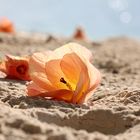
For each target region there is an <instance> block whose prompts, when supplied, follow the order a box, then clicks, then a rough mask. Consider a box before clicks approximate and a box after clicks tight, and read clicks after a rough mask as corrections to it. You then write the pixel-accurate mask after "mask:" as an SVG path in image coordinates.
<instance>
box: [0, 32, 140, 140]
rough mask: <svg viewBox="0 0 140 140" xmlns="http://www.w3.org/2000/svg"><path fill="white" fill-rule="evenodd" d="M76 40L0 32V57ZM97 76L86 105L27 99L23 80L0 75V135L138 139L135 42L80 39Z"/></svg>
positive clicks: (139, 46) (1, 138)
mask: <svg viewBox="0 0 140 140" xmlns="http://www.w3.org/2000/svg"><path fill="white" fill-rule="evenodd" d="M70 41H76V40H72V39H68V38H64V37H60V38H57V37H54V36H51V35H45V34H44V35H43V34H32V33H16V35H6V34H0V57H1V58H2V57H4V54H7V53H8V54H13V55H30V54H32V53H33V52H36V51H45V50H47V49H52V50H53V49H55V48H58V47H59V46H61V45H63V44H65V43H68V42H70ZM77 42H79V43H80V44H83V45H84V46H86V47H87V48H88V49H90V50H91V51H92V52H93V55H94V58H93V64H94V65H95V66H96V67H97V68H98V69H99V70H100V72H101V73H102V81H101V84H100V86H99V87H98V89H97V90H96V91H95V93H94V94H93V96H92V98H91V99H90V100H89V101H88V103H87V104H83V105H74V104H68V103H65V102H63V101H55V100H46V99H43V98H31V97H28V96H27V95H26V92H25V88H26V86H25V84H26V82H24V81H18V80H10V79H0V140H129V139H131V140H140V42H139V41H136V40H134V39H131V38H127V37H116V38H109V39H107V40H104V41H100V42H90V43H89V42H82V41H77Z"/></svg>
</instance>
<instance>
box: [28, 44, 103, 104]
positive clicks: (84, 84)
mask: <svg viewBox="0 0 140 140" xmlns="http://www.w3.org/2000/svg"><path fill="white" fill-rule="evenodd" d="M90 58H91V52H90V51H89V50H87V49H86V48H84V47H82V46H80V45H78V44H76V43H69V44H67V45H64V46H62V47H60V48H58V49H56V50H54V51H53V52H51V53H50V54H43V53H35V54H33V56H31V58H30V60H29V65H30V66H31V68H30V75H31V79H32V81H31V82H30V83H29V84H28V85H27V94H28V95H29V96H41V97H49V98H52V99H57V100H64V101H67V102H71V103H77V104H80V103H84V102H86V101H87V99H88V98H89V97H90V96H91V95H92V94H93V90H94V89H95V88H96V87H97V86H98V84H99V82H100V78H101V76H100V73H99V71H98V70H97V69H96V68H95V67H94V66H93V65H92V64H91V63H90V62H89V59H90Z"/></svg>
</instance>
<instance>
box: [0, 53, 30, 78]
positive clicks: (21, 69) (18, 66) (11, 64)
mask: <svg viewBox="0 0 140 140" xmlns="http://www.w3.org/2000/svg"><path fill="white" fill-rule="evenodd" d="M0 71H1V73H0V74H1V77H2V72H3V73H4V74H5V75H6V78H11V79H20V80H30V76H29V58H28V57H17V56H12V55H6V60H2V61H1V62H0ZM4 74H3V75H4Z"/></svg>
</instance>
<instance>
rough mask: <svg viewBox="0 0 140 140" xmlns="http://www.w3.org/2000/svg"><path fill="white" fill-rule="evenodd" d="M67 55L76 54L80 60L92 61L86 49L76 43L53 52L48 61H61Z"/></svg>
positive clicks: (89, 52)
mask: <svg viewBox="0 0 140 140" xmlns="http://www.w3.org/2000/svg"><path fill="white" fill-rule="evenodd" d="M67 53H76V54H77V55H78V56H79V57H81V59H83V58H85V59H88V60H91V59H92V53H91V51H89V50H88V49H86V48H84V47H83V46H81V45H79V44H77V43H68V44H66V45H64V46H62V47H60V48H58V49H56V50H54V52H53V54H52V56H50V57H49V58H48V60H52V59H61V58H62V57H63V56H64V55H65V54H67Z"/></svg>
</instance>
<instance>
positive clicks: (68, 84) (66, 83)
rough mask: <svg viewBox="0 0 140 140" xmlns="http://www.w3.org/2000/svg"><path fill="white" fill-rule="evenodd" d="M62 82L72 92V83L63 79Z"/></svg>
mask: <svg viewBox="0 0 140 140" xmlns="http://www.w3.org/2000/svg"><path fill="white" fill-rule="evenodd" d="M60 82H61V83H63V84H65V85H66V86H67V87H68V88H69V89H70V90H73V89H72V86H71V85H70V83H68V82H67V81H66V80H65V79H64V78H63V77H62V78H60Z"/></svg>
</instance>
